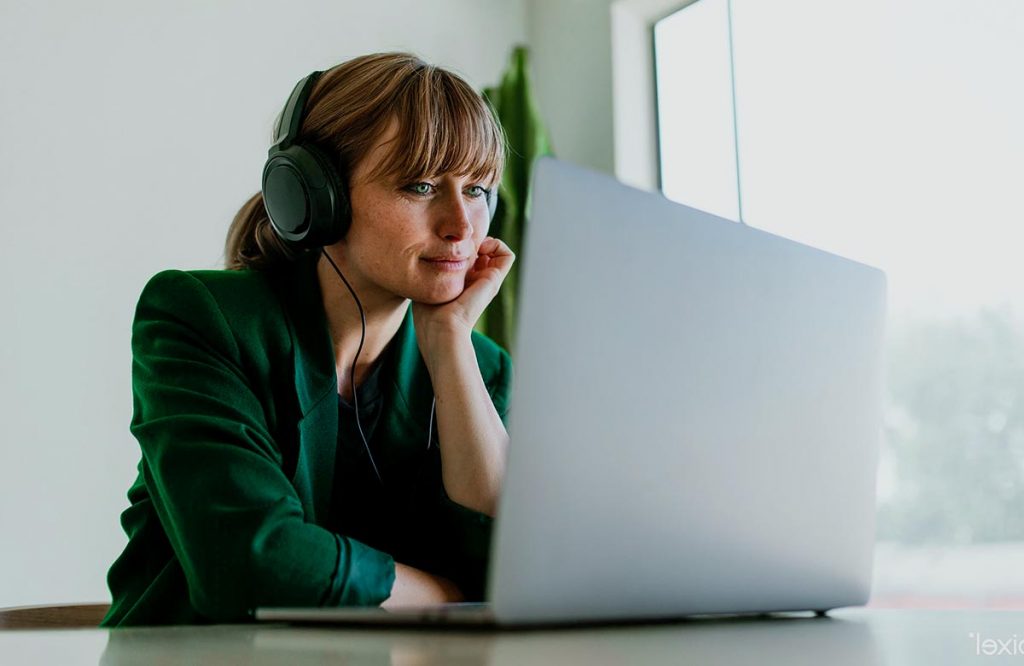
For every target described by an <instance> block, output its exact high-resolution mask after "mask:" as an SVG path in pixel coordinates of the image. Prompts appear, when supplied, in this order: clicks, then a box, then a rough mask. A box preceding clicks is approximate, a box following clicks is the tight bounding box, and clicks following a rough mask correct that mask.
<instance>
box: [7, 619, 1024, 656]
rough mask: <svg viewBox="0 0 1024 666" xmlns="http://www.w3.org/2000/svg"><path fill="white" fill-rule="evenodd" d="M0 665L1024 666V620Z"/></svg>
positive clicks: (731, 627) (78, 637) (453, 639)
mask: <svg viewBox="0 0 1024 666" xmlns="http://www.w3.org/2000/svg"><path fill="white" fill-rule="evenodd" d="M987 640H989V641H991V642H990V643H986V642H985V641H987ZM0 663H3V664H36V663H46V664H97V663H99V664H153V663H161V664H169V663H188V664H225V665H230V664H285V665H286V666H300V665H302V664H328V663H340V664H348V665H360V664H393V665H394V666H410V665H411V666H416V665H421V664H453V665H456V666H469V665H472V664H502V665H510V666H511V665H514V666H520V665H530V666H532V665H534V664H558V665H559V666H572V665H574V664H586V665H587V666H604V665H611V664H711V665H713V664H758V665H762V664H767V665H773V664H795V665H800V664H807V665H812V664H813V665H814V666H820V665H822V664H850V665H851V666H852V665H856V666H870V665H873V664H894V665H899V666H903V665H908V666H909V665H914V664H927V665H928V666H941V665H944V664H958V665H959V664H973V663H977V664H999V663H1015V664H1022V665H1024V611H995V610H992V611H989V610H882V609H846V610H838V611H834V612H833V613H831V614H830V616H829V617H828V618H813V617H810V616H808V615H803V614H801V615H796V614H793V615H787V616H773V617H768V618H732V619H705V618H702V619H697V620H690V621H686V622H680V623H675V624H662V625H651V626H631V627H614V628H600V629H594V628H586V629H558V630H540V631H519V632H509V631H504V632H500V631H499V632H495V631H480V630H476V631H467V630H448V631H438V630H408V629H402V630H393V629H380V628H377V629H349V628H330V627H327V628H307V627H292V626H287V625H219V626H209V627H161V628H138V629H117V630H105V629H77V630H65V631H56V630H33V631H0Z"/></svg>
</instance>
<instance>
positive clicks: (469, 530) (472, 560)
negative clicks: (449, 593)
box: [440, 348, 512, 601]
mask: <svg viewBox="0 0 1024 666" xmlns="http://www.w3.org/2000/svg"><path fill="white" fill-rule="evenodd" d="M498 353H499V358H498V360H499V364H498V371H497V373H496V374H495V377H494V379H493V381H492V382H490V383H488V384H487V389H488V392H489V393H490V396H491V402H492V403H493V404H494V408H495V410H496V411H497V412H498V416H500V417H501V422H502V423H503V424H505V426H506V427H507V426H508V420H507V418H508V409H509V401H510V397H511V393H512V359H511V358H510V357H509V355H508V353H507V352H506V351H505V350H504V349H501V348H499V349H498ZM440 492H441V498H440V518H441V520H440V523H441V529H442V531H443V533H444V534H445V538H444V539H443V543H446V544H451V548H450V549H449V550H448V552H447V553H445V559H446V561H447V563H448V567H449V570H448V571H447V572H446V573H448V575H449V577H450V578H451V579H452V580H453V581H454V582H455V583H456V584H457V585H458V586H459V589H460V590H461V591H462V593H463V595H464V596H465V597H466V599H467V600H468V601H475V600H483V599H484V596H485V593H486V584H487V573H488V569H489V564H490V559H491V558H490V553H491V533H492V529H493V524H494V519H493V518H491V517H490V516H488V515H487V514H485V513H480V512H479V511H475V510H473V509H470V508H468V507H465V506H463V505H461V504H459V503H458V502H455V501H454V500H452V499H451V498H450V497H448V493H447V492H445V490H444V484H443V483H442V484H441V491H440Z"/></svg>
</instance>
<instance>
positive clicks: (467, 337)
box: [421, 326, 473, 371]
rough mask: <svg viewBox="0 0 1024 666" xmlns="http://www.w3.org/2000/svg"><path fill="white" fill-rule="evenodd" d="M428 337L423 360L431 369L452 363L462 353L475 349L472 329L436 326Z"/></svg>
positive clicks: (423, 350)
mask: <svg viewBox="0 0 1024 666" xmlns="http://www.w3.org/2000/svg"><path fill="white" fill-rule="evenodd" d="M426 339H427V344H426V345H424V348H423V349H421V351H422V352H423V361H424V362H425V363H426V364H427V369H428V370H431V371H433V370H434V369H435V368H436V367H438V366H440V365H442V364H446V363H450V362H451V361H452V360H453V359H454V358H457V357H458V356H459V355H460V354H463V353H465V352H467V351H468V352H472V350H473V339H472V329H463V328H460V327H455V326H441V327H437V328H434V329H433V330H432V331H431V332H430V334H429V335H428V336H427V338H426Z"/></svg>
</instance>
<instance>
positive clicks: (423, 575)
mask: <svg viewBox="0 0 1024 666" xmlns="http://www.w3.org/2000/svg"><path fill="white" fill-rule="evenodd" d="M462 600H463V597H462V592H460V591H459V588H458V587H456V586H455V583H453V582H451V581H450V580H448V579H447V578H444V577H442V576H437V575H434V574H431V573H427V572H426V571H422V570H420V569H416V568H415V567H410V566H408V565H406V564H401V563H398V562H396V563H395V582H394V586H393V587H392V588H391V596H389V597H388V598H387V599H386V600H384V602H383V603H381V608H401V607H402V606H429V605H431V604H440V603H447V602H453V601H462Z"/></svg>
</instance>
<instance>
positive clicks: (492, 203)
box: [487, 185, 498, 222]
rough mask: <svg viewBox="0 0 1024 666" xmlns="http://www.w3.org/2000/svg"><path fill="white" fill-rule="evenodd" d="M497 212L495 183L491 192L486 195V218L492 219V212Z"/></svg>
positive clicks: (496, 187)
mask: <svg viewBox="0 0 1024 666" xmlns="http://www.w3.org/2000/svg"><path fill="white" fill-rule="evenodd" d="M496 212H498V186H497V185H495V186H494V188H493V189H492V190H491V193H490V194H489V195H487V215H488V216H489V217H488V218H487V219H488V220H491V221H492V222H493V221H494V214H495V213H496Z"/></svg>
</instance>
